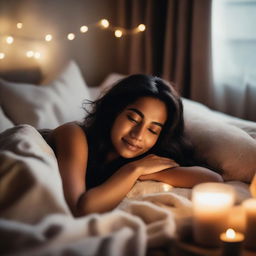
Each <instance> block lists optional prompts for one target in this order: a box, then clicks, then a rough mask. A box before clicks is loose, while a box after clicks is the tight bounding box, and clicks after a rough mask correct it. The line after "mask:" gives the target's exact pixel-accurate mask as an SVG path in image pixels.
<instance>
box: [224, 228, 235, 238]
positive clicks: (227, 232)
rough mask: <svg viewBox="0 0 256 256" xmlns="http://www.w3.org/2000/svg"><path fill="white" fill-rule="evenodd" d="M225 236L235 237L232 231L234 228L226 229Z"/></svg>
mask: <svg viewBox="0 0 256 256" xmlns="http://www.w3.org/2000/svg"><path fill="white" fill-rule="evenodd" d="M226 236H227V238H231V239H232V238H235V237H236V232H235V231H234V229H232V228H229V229H227V231H226Z"/></svg>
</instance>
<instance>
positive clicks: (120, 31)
mask: <svg viewBox="0 0 256 256" xmlns="http://www.w3.org/2000/svg"><path fill="white" fill-rule="evenodd" d="M23 26H24V25H23V23H22V22H18V23H16V27H17V29H22V28H23ZM91 27H92V28H93V27H101V28H103V29H106V30H109V31H112V32H113V33H114V36H115V37H116V38H120V37H122V36H125V35H133V34H137V33H140V32H143V31H145V30H146V26H145V25H144V24H139V25H138V26H137V27H135V28H133V29H125V28H120V27H115V26H112V25H111V24H110V22H109V21H108V20H107V19H101V20H100V21H98V22H97V23H94V24H90V25H87V26H86V25H82V26H81V27H80V32H81V33H83V34H84V33H86V32H87V31H88V30H89V29H90V28H91ZM0 36H3V37H4V38H5V42H6V43H7V44H9V45H11V44H13V42H14V40H17V39H18V40H23V41H24V40H26V41H28V40H32V41H42V40H44V41H45V42H51V41H53V40H54V39H55V40H60V39H61V37H59V38H53V36H52V35H51V34H46V35H45V36H44V38H43V39H38V38H33V37H26V36H20V35H18V36H16V37H15V36H10V35H8V36H5V35H1V34H0ZM14 37H15V38H14ZM66 38H67V40H70V41H72V40H74V39H75V38H76V35H75V34H74V33H69V34H67V36H66ZM25 56H26V57H27V58H35V59H41V57H42V55H41V53H40V52H34V51H32V50H28V51H26V54H25ZM5 58H6V55H5V53H3V52H0V60H2V59H5Z"/></svg>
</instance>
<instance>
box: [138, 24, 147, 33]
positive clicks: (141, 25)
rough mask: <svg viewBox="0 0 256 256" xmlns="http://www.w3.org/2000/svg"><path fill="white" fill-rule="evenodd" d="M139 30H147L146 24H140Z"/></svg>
mask: <svg viewBox="0 0 256 256" xmlns="http://www.w3.org/2000/svg"><path fill="white" fill-rule="evenodd" d="M138 30H139V31H140V32H143V31H145V30H146V26H145V25H144V24H140V25H139V26H138Z"/></svg>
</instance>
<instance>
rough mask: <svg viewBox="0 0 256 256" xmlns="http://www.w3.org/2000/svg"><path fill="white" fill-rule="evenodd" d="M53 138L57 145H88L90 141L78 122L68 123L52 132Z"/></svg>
mask: <svg viewBox="0 0 256 256" xmlns="http://www.w3.org/2000/svg"><path fill="white" fill-rule="evenodd" d="M51 140H52V141H53V143H54V145H55V147H57V148H58V146H66V147H69V146H70V147H71V148H72V147H78V148H80V147H86V148H87V147H88V142H87V138H86V134H85V132H84V130H83V129H82V128H81V127H80V126H79V125H78V124H76V123H66V124H63V125H61V126H59V127H57V128H56V129H55V130H53V132H52V134H51Z"/></svg>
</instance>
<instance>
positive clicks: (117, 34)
mask: <svg viewBox="0 0 256 256" xmlns="http://www.w3.org/2000/svg"><path fill="white" fill-rule="evenodd" d="M122 35H123V32H122V30H120V29H116V30H115V37H121V36H122Z"/></svg>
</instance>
